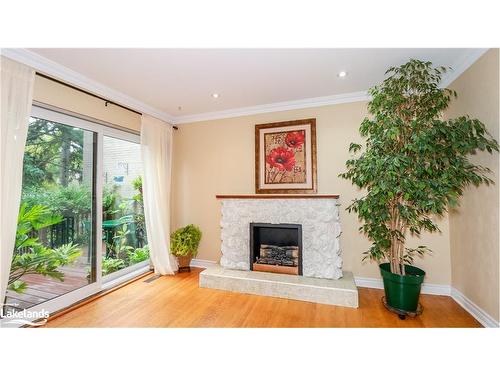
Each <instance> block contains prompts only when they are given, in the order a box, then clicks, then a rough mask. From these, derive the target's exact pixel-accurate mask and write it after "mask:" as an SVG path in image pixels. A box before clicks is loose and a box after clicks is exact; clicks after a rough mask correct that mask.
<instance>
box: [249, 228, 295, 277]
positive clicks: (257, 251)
mask: <svg viewBox="0 0 500 375" xmlns="http://www.w3.org/2000/svg"><path fill="white" fill-rule="evenodd" d="M250 270H253V271H262V272H273V273H284V274H291V275H302V225H301V224H267V223H250Z"/></svg>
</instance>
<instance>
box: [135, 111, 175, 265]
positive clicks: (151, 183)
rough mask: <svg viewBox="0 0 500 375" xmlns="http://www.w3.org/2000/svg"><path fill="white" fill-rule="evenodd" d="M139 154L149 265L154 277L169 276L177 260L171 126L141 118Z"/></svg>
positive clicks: (146, 116)
mask: <svg viewBox="0 0 500 375" xmlns="http://www.w3.org/2000/svg"><path fill="white" fill-rule="evenodd" d="M141 153H142V162H143V164H144V166H143V168H144V177H143V186H142V190H143V197H144V216H145V219H146V231H147V234H148V243H149V251H150V256H151V261H152V263H153V266H154V269H155V273H157V274H160V275H172V274H174V272H175V271H177V269H178V265H177V259H176V258H175V257H174V256H172V255H171V254H170V186H171V171H172V126H171V125H169V124H167V123H166V122H163V121H161V120H158V119H156V118H154V117H151V116H148V115H142V124H141Z"/></svg>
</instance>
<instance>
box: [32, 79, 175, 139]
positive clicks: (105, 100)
mask: <svg viewBox="0 0 500 375" xmlns="http://www.w3.org/2000/svg"><path fill="white" fill-rule="evenodd" d="M36 75H38V76H40V77H43V78H46V79H48V80H51V81H54V82H57V83H59V84H61V85H63V86H66V87H69V88H71V89H73V90H76V91H80V92H82V93H84V94H87V95H90V96H93V97H94V98H97V99H101V100H102V101H104V106H105V107H107V106H108V104H113V105H115V106H117V107H120V108H123V109H126V110H127V111H130V112H133V113H136V114H138V115H141V116H142V113H141V112H138V111H134V110H133V109H130V108H128V107H125V106H123V105H121V104H118V103H115V102H113V101H111V100H108V99H106V98H103V97H102V96H99V95H96V94H94V93H91V92H89V91H86V90H83V89H81V88H79V87H76V86H73V85H70V84H69V83H66V82H63V81H60V80H58V79H56V78H53V77H50V76H48V75H45V74H43V73H40V72H36ZM172 127H173V128H174V129H175V130H177V129H178V127H177V126H174V125H172Z"/></svg>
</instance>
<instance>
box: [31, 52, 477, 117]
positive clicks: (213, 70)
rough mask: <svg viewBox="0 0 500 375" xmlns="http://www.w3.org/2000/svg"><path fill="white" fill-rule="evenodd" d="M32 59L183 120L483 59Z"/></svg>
mask: <svg viewBox="0 0 500 375" xmlns="http://www.w3.org/2000/svg"><path fill="white" fill-rule="evenodd" d="M30 51H31V52H34V53H36V54H39V55H41V56H43V57H45V58H47V59H50V60H52V61H54V62H56V63H58V64H61V65H63V66H65V67H67V68H69V69H71V70H74V71H76V72H78V73H80V74H82V75H84V76H86V77H87V78H90V79H92V80H94V81H97V82H98V83H100V84H103V85H105V86H108V87H109V88H111V89H114V90H116V91H119V92H121V93H123V94H125V95H128V96H129V97H132V98H134V99H137V100H139V101H141V102H143V103H145V104H147V105H149V106H151V107H154V108H156V109H158V110H160V111H162V112H165V113H168V114H169V115H170V116H172V117H174V118H179V119H182V116H185V117H186V118H187V117H188V116H189V115H197V114H203V113H209V112H218V111H224V110H232V109H237V108H242V107H252V106H261V105H267V104H271V103H278V102H288V101H294V100H300V99H306V98H317V97H323V96H331V95H340V94H347V93H353V92H360V91H365V90H367V89H368V88H369V87H371V86H373V85H375V84H377V83H379V82H381V81H382V80H383V78H384V72H385V71H386V70H387V68H388V67H389V66H393V65H400V64H402V63H404V62H406V61H407V60H408V59H410V58H417V59H422V60H429V61H432V62H433V63H434V64H436V65H445V66H451V67H452V68H455V69H460V68H462V69H463V65H464V64H467V63H468V62H469V63H470V60H471V56H478V50H474V49H432V48H427V49H108V48H106V49H31V50H30ZM476 58H477V57H476ZM341 70H345V71H347V72H348V75H347V77H346V78H344V79H340V78H338V77H337V73H338V72H339V71H341ZM450 78H451V77H450ZM212 93H218V94H219V95H220V97H219V98H218V99H214V98H213V97H212ZM179 107H181V109H179ZM179 116H180V117H179ZM191 117H193V116H191Z"/></svg>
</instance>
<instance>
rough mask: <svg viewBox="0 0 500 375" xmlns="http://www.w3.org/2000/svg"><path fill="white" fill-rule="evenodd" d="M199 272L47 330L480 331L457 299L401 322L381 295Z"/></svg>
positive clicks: (126, 294) (130, 293)
mask: <svg viewBox="0 0 500 375" xmlns="http://www.w3.org/2000/svg"><path fill="white" fill-rule="evenodd" d="M201 271H202V269H200V268H192V272H191V273H181V274H178V275H175V276H163V277H160V278H158V279H156V280H154V281H152V282H151V283H145V282H144V280H146V279H148V278H150V277H151V275H147V276H145V277H143V278H141V279H139V280H137V281H134V282H132V283H130V284H129V285H126V286H124V287H123V288H120V289H118V290H116V291H113V292H111V293H109V294H107V295H105V296H104V297H102V298H98V299H95V300H93V301H91V302H89V303H87V304H86V305H83V306H81V307H79V308H77V309H75V310H72V311H70V312H68V313H66V314H63V315H61V316H59V317H56V318H54V319H52V320H50V321H49V322H48V324H47V325H46V326H45V327H480V326H481V325H480V324H479V323H478V322H477V321H476V320H475V319H474V318H473V317H472V316H471V315H469V314H468V313H467V312H466V311H465V310H464V309H463V308H462V307H460V306H459V305H458V304H457V303H456V302H455V301H453V299H451V298H450V297H445V296H430V295H422V296H421V303H422V305H423V306H424V312H423V314H422V315H420V316H418V317H416V318H407V319H406V320H400V319H399V318H398V317H397V316H396V315H395V314H393V313H390V312H389V311H387V310H386V309H385V308H384V307H383V305H382V303H381V301H380V299H381V297H382V295H383V291H382V290H378V289H368V288H360V289H359V298H360V307H359V308H358V309H352V308H347V307H338V306H330V305H321V304H317V303H311V302H301V301H292V300H287V299H281V298H271V297H263V296H254V295H248V294H239V293H232V292H226V291H220V290H214V289H204V288H199V287H198V274H199V272H201Z"/></svg>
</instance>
